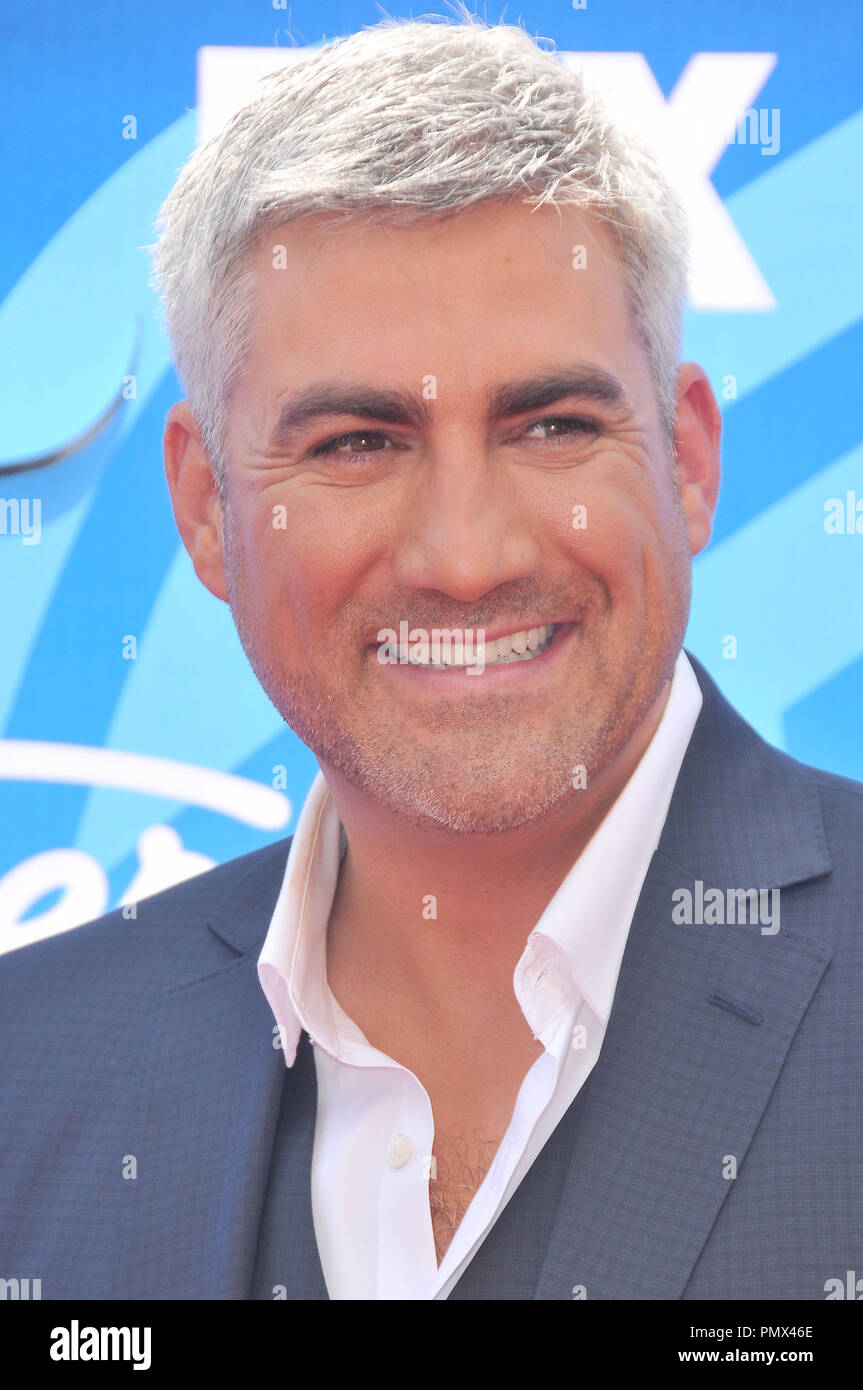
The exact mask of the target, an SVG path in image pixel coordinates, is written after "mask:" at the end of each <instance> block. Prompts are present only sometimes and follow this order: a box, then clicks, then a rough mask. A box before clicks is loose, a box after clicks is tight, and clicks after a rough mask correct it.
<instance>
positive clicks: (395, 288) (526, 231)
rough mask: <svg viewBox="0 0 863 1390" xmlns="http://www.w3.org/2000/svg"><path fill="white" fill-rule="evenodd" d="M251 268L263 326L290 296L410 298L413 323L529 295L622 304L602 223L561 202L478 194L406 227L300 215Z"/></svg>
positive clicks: (326, 300)
mask: <svg viewBox="0 0 863 1390" xmlns="http://www.w3.org/2000/svg"><path fill="white" fill-rule="evenodd" d="M252 267H253V270H254V275H255V286H256V293H255V309H256V314H257V317H258V319H259V321H260V322H261V324H262V325H263V324H265V323H267V322H269V321H271V320H272V319H274V318H275V317H277V316H278V315H279V314H284V313H286V312H288V311H289V309H290V307H291V306H292V307H293V311H294V314H295V316H296V317H297V318H299V317H300V316H301V315H302V314H303V313H304V312H305V313H312V312H313V311H314V308H315V306H317V307H318V308H321V307H324V308H332V309H337V310H338V311H339V313H340V315H341V316H342V317H343V318H347V317H348V316H349V315H350V313H351V305H352V304H354V303H356V304H362V305H363V306H364V307H367V306H368V304H369V301H370V300H371V299H372V298H375V299H376V300H377V301H378V302H379V303H380V304H381V305H382V308H383V306H384V305H385V303H387V302H390V303H392V304H397V303H399V302H400V301H411V302H412V307H413V312H414V316H415V317H414V322H416V323H419V321H420V319H421V318H423V317H434V316H435V315H438V316H440V315H443V314H445V313H448V314H450V315H455V314H457V313H458V312H459V310H460V309H462V310H468V309H471V308H473V307H475V306H476V305H478V304H484V305H485V308H486V311H487V312H488V313H492V312H494V309H495V307H496V306H497V307H499V309H500V311H501V312H502V313H505V312H506V311H507V308H511V309H515V308H516V307H517V306H521V305H522V304H523V303H524V302H530V299H531V297H533V296H537V295H538V296H539V297H540V302H541V303H542V305H543V307H544V309H545V310H547V309H548V308H549V307H550V305H551V303H553V302H557V303H560V304H561V307H563V308H565V307H566V306H567V305H572V306H578V307H579V309H580V311H581V312H582V313H585V312H586V311H587V309H588V308H589V307H590V306H591V305H599V304H602V305H603V307H604V313H605V315H606V316H608V315H609V313H611V312H613V311H614V309H616V308H618V307H619V308H624V309H625V307H626V306H625V302H624V300H625V296H624V283H623V274H622V267H621V264H620V259H619V252H618V249H617V247H616V245H615V243H614V240H613V236H612V233H611V232H610V231H609V229H608V227H607V226H606V225H605V224H604V223H603V222H601V221H600V220H599V218H597V217H596V216H594V215H592V214H590V213H585V212H583V211H581V210H580V209H575V208H572V207H564V208H560V209H557V208H551V207H542V208H538V209H535V210H531V209H530V208H528V207H526V206H525V205H524V204H522V203H520V202H507V203H499V202H488V203H480V204H477V205H476V206H474V207H471V208H467V209H462V210H459V211H458V212H457V213H455V214H451V215H449V216H447V217H434V218H426V219H423V220H422V221H420V222H417V223H414V224H412V225H408V226H399V225H396V224H393V223H392V222H389V221H383V222H381V223H377V224H376V223H372V224H371V225H369V224H368V223H367V222H366V221H365V220H363V219H361V218H360V217H355V218H350V219H347V220H346V221H345V222H343V223H342V224H341V225H338V226H335V227H334V226H333V225H332V221H331V219H330V220H329V223H328V221H327V219H326V218H324V217H323V216H306V217H304V218H302V219H299V220H298V221H296V222H293V223H287V224H285V225H283V226H280V227H276V228H274V229H272V230H271V231H270V232H269V233H268V234H267V235H266V236H265V237H264V238H263V239H262V241H261V243H260V244H259V245H258V247H257V248H256V251H255V253H254V255H253V257H252ZM500 294H504V296H505V299H504V302H503V304H502V305H498V296H499V295H500ZM348 296H349V297H348ZM333 326H334V325H333Z"/></svg>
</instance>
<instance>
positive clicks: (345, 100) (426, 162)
mask: <svg viewBox="0 0 863 1390" xmlns="http://www.w3.org/2000/svg"><path fill="white" fill-rule="evenodd" d="M513 198H518V199H521V200H522V201H523V202H524V203H525V204H527V205H530V206H532V207H539V206H542V205H543V204H551V205H558V206H566V205H570V206H573V205H574V206H576V207H579V208H581V209H582V210H584V211H589V212H592V213H594V214H595V215H596V216H597V217H598V218H599V219H600V220H601V221H602V222H604V223H605V224H606V225H607V226H608V227H609V228H610V230H611V232H612V233H613V235H614V237H615V239H616V245H617V248H618V253H619V256H620V264H621V268H622V272H623V276H624V283H625V288H626V294H627V299H628V303H629V308H630V313H631V315H632V322H633V325H634V328H635V331H636V333H637V335H638V337H639V340H640V342H641V344H642V346H643V348H644V350H645V352H646V354H647V358H648V361H649V364H650V367H651V371H652V374H653V380H654V384H655V389H656V394H657V399H658V403H659V410H660V416H661V419H662V422H663V425H664V427H665V432H666V437H667V439H668V441H669V443H670V442H671V441H672V440H673V434H674V420H675V414H676V383H677V368H678V362H679V354H680V334H681V326H682V312H683V304H684V300H685V295H686V277H687V270H688V232H687V226H686V219H685V216H684V213H683V210H682V208H681V206H680V203H679V202H678V200H677V198H676V196H675V194H674V193H673V192H672V190H671V188H670V187H669V185H668V183H667V182H666V180H665V178H664V177H663V175H662V174H661V172H660V170H659V167H658V165H657V163H656V161H655V159H654V157H653V155H652V154H651V153H650V151H649V150H648V149H647V147H646V146H644V145H643V144H642V143H641V141H639V140H637V139H634V138H633V137H632V136H630V135H628V134H627V135H624V134H623V133H622V132H621V131H620V130H619V129H618V128H617V127H616V126H615V125H614V123H613V122H612V120H611V118H610V117H609V115H608V113H607V111H606V109H605V106H604V104H603V103H602V101H601V99H599V98H598V97H596V96H595V95H593V94H589V93H586V92H585V90H584V86H583V83H582V79H581V75H580V74H579V73H577V72H575V71H573V70H572V69H571V68H569V67H566V66H564V64H563V63H561V62H560V60H559V59H558V58H556V57H555V56H554V54H553V53H552V52H547V51H544V50H543V49H541V48H539V47H538V46H537V44H536V43H535V42H534V40H533V39H532V38H531V37H530V36H529V35H528V34H527V33H526V32H525V31H524V30H523V29H521V28H518V27H516V26H513V25H495V26H489V25H486V24H485V23H484V22H483V21H481V20H479V19H477V18H476V17H475V16H473V15H469V14H467V12H464V13H463V14H461V15H460V18H459V20H458V22H455V23H454V22H452V21H450V20H447V19H440V18H439V17H428V18H426V19H423V20H402V19H392V18H389V17H388V18H387V19H385V20H383V21H382V22H381V23H379V24H377V25H374V26H373V27H371V28H366V29H362V30H360V31H359V32H357V33H355V34H351V35H350V36H348V37H347V38H342V39H337V40H335V41H334V42H332V43H329V44H327V45H326V46H325V47H322V48H319V49H314V50H311V51H310V52H309V54H308V56H307V57H304V58H302V59H300V60H298V61H296V62H295V63H293V64H291V65H289V66H287V67H283V68H281V69H280V70H279V71H277V72H275V73H273V74H271V75H270V76H269V77H267V78H265V79H264V80H263V81H262V83H261V84H260V95H259V96H258V97H256V99H255V100H254V101H253V102H251V103H250V104H249V105H248V106H245V107H244V108H243V109H242V110H241V111H239V112H238V113H237V114H236V115H235V116H234V117H233V119H232V120H231V121H230V122H229V123H228V125H227V126H226V127H225V129H224V130H223V131H221V133H220V134H218V135H216V136H214V137H213V138H212V139H210V140H209V141H207V143H206V144H204V145H202V146H200V147H199V148H198V149H196V150H195V152H194V153H193V154H192V156H191V157H190V158H189V160H188V162H187V163H186V164H185V166H184V167H183V169H182V170H181V172H180V174H179V177H178V178H177V181H176V183H175V185H174V187H173V189H172V191H171V193H170V195H169V196H168V198H167V199H166V201H165V203H164V205H163V206H162V209H161V212H160V214H159V219H158V222H157V230H158V231H159V232H160V236H159V239H158V241H157V243H156V245H155V247H154V248H153V249H154V271H155V284H156V286H157V288H158V289H159V291H160V293H161V296H162V299H163V303H164V308H165V317H166V322H167V328H168V333H169V335H170V338H171V342H172V347H173V353H174V361H175V365H176V368H177V372H178V375H179V377H180V380H181V382H182V384H183V388H184V390H185V392H186V395H187V397H188V399H189V402H190V405H191V407H192V410H193V411H194V414H195V416H196V419H197V420H198V423H199V426H200V428H201V432H202V436H203V439H204V444H205V446H206V448H207V452H208V454H209V456H210V459H211V461H212V464H213V467H214V471H215V474H216V477H217V478H218V480H219V482H220V485H221V484H222V483H223V481H224V474H223V456H224V444H225V437H226V421H227V407H228V400H229V395H230V390H231V387H232V385H233V383H234V382H235V380H236V379H237V376H238V374H239V372H240V371H241V369H242V365H243V361H244V358H245V356H246V354H247V352H248V349H249V346H250V334H251V330H252V325H251V305H252V287H253V278H252V273H251V271H250V269H249V266H248V261H249V258H250V256H251V254H252V253H253V252H254V250H255V249H256V248H257V246H258V245H259V243H260V241H261V240H262V238H263V237H264V236H265V235H266V234H267V232H268V231H269V230H270V229H272V228H274V227H276V226H280V225H282V224H285V223H288V222H291V221H293V220H294V219H296V218H299V217H301V216H303V215H304V214H307V213H318V214H320V213H324V214H326V213H332V214H333V222H334V223H336V222H341V221H344V220H345V219H346V218H351V217H361V218H362V219H363V220H370V221H373V222H374V221H387V222H389V223H394V224H396V225H406V224H409V223H413V222H416V221H418V220H420V219H422V218H434V217H442V216H447V215H452V214H454V213H457V212H458V211H459V210H460V209H462V208H468V207H471V206H473V205H474V204H476V203H479V202H481V201H486V200H490V199H513Z"/></svg>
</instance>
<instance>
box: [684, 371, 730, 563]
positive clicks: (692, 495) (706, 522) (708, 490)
mask: <svg viewBox="0 0 863 1390" xmlns="http://www.w3.org/2000/svg"><path fill="white" fill-rule="evenodd" d="M674 437H675V445H676V451H677V477H678V484H679V488H680V500H681V503H682V505H683V513H684V516H685V517H686V527H687V530H688V532H689V546H690V551H691V553H692V554H693V555H697V554H698V553H699V552H700V551H702V550H703V549H704V547H705V546H706V545H707V542H708V541H709V540H710V533H711V530H712V525H713V514H714V512H715V511H716V502H717V498H718V496H719V480H720V476H721V464H720V441H721V438H722V412H721V411H720V409H719V405H718V404H717V401H716V397H715V396H714V394H713V390H712V388H711V385H710V382H709V381H708V379H707V374H706V372H705V371H704V369H703V368H702V367H699V366H698V364H697V362H684V363H682V365H681V367H680V372H679V374H678V379H677V423H676V425H675V431H674Z"/></svg>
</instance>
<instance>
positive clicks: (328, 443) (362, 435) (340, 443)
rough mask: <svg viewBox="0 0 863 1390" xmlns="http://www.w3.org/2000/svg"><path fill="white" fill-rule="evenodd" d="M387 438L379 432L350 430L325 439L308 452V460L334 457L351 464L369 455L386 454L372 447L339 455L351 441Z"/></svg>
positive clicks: (350, 450)
mask: <svg viewBox="0 0 863 1390" xmlns="http://www.w3.org/2000/svg"><path fill="white" fill-rule="evenodd" d="M387 438H388V436H387V435H385V434H384V433H383V432H382V431H381V430H350V431H349V432H348V433H347V434H337V435H333V437H332V439H325V440H324V441H323V443H322V444H316V445H315V447H314V448H313V449H310V450H309V456H310V458H329V457H332V456H334V455H335V456H337V457H338V458H339V459H340V460H344V461H345V462H348V463H351V462H354V461H356V460H362V459H365V458H367V457H368V455H369V454H376V453H384V452H386V451H385V450H383V449H376V448H374V447H373V448H371V449H365V448H360V449H348V450H347V452H346V453H341V452H340V451H341V450H342V449H343V448H344V446H345V445H346V444H348V443H349V442H350V441H351V440H364V441H365V440H381V439H383V440H386V439H387Z"/></svg>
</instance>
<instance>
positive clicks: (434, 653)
mask: <svg viewBox="0 0 863 1390" xmlns="http://www.w3.org/2000/svg"><path fill="white" fill-rule="evenodd" d="M581 631H582V623H581V621H580V620H576V621H570V622H559V623H544V624H540V625H538V626H536V627H532V628H530V627H528V628H521V629H518V630H515V631H512V632H507V633H502V632H501V631H500V627H498V629H497V633H498V635H497V636H495V637H494V638H493V639H492V640H491V641H483V642H479V643H477V641H476V637H477V636H479V637H484V636H485V629H483V628H480V629H478V630H473V631H472V630H471V629H470V628H467V629H463V630H462V632H461V634H460V636H461V637H462V638H463V639H464V640H463V650H460V649H459V648H458V645H457V644H456V646H455V649H454V650H453V649H448V648H447V647H446V646H445V645H442V648H441V649H435V647H434V644H433V640H432V641H430V642H429V643H428V644H426V643H421V644H419V645H418V644H417V643H416V642H414V643H410V642H408V641H406V640H405V639H407V638H408V635H409V629H408V628H407V624H405V627H404V629H402V631H401V632H400V633H399V638H400V640H399V641H398V643H396V642H394V641H391V642H390V643H389V644H388V643H386V642H380V641H379V642H377V643H370V644H369V647H368V654H369V657H370V658H371V659H372V660H373V661H374V663H375V666H377V667H378V669H379V670H380V671H381V672H383V673H388V675H387V679H388V680H395V681H396V682H397V683H399V682H404V681H407V683H408V686H409V687H412V688H413V693H414V694H415V695H418V696H419V697H420V698H421V699H424V698H425V697H429V698H430V699H437V698H438V697H441V696H445V697H455V698H457V699H465V698H467V699H469V700H471V701H473V700H482V699H483V698H484V692H487V693H488V694H489V695H490V694H491V693H492V692H495V693H496V694H497V695H501V694H505V693H507V692H510V693H512V694H513V695H515V694H516V693H518V692H521V693H523V694H527V693H528V692H529V691H532V692H533V693H535V694H536V693H538V692H540V691H541V690H546V689H547V683H548V682H549V681H553V680H554V679H555V677H556V674H557V673H558V672H559V671H560V670H561V669H562V668H561V662H566V660H567V653H568V651H569V649H570V647H571V644H572V642H573V641H574V640H575V639H576V637H577V636H578V634H579V633H581ZM394 635H395V634H393V636H394ZM417 635H418V634H417ZM433 635H434V634H428V636H430V637H432V638H433Z"/></svg>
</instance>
